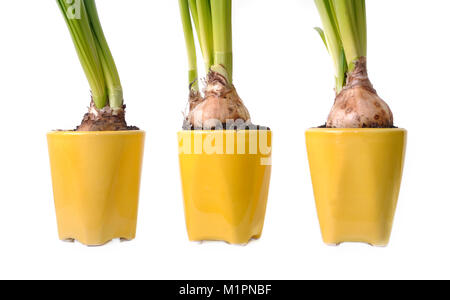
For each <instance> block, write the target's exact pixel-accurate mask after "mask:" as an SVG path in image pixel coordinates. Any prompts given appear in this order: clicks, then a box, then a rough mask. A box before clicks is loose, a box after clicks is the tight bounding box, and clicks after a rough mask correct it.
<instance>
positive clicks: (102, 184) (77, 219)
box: [47, 131, 145, 246]
mask: <svg viewBox="0 0 450 300" xmlns="http://www.w3.org/2000/svg"><path fill="white" fill-rule="evenodd" d="M47 140H48V148H49V155H50V166H51V173H52V181H53V193H54V200H55V208H56V217H57V221H58V232H59V238H60V239H61V240H77V241H79V242H80V243H82V244H85V245H88V246H99V245H104V244H106V243H107V242H109V241H111V240H113V239H116V238H120V239H124V240H132V239H134V238H135V236H136V224H137V215H138V201H139V189H140V179H141V168H142V160H143V150H144V140H145V132H143V131H120V132H51V133H49V134H48V135H47Z"/></svg>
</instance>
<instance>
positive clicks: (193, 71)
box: [178, 0, 199, 92]
mask: <svg viewBox="0 0 450 300" xmlns="http://www.w3.org/2000/svg"><path fill="white" fill-rule="evenodd" d="M178 3H179V6H180V13H181V20H182V23H183V30H184V37H185V40H186V49H187V55H188V67H189V86H190V88H191V90H192V91H195V92H198V90H199V87H198V72H197V53H196V50H195V40H194V32H193V28H192V22H191V14H190V11H189V1H188V0H178Z"/></svg>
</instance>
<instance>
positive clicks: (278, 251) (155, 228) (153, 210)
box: [0, 0, 450, 279]
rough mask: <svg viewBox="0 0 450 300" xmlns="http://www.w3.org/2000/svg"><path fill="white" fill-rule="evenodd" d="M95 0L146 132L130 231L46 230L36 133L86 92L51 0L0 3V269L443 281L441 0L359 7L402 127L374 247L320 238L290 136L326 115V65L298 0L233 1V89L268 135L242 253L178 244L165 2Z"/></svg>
mask: <svg viewBox="0 0 450 300" xmlns="http://www.w3.org/2000/svg"><path fill="white" fill-rule="evenodd" d="M97 2H98V9H99V12H100V15H101V16H100V17H101V19H102V22H103V27H104V30H105V32H106V34H107V38H108V41H109V43H110V46H111V48H112V51H113V54H114V56H115V59H116V62H117V65H118V68H119V72H120V74H121V77H122V81H123V87H124V89H125V97H126V98H125V100H126V103H127V105H128V120H129V123H132V124H133V125H138V126H140V127H141V128H142V129H145V130H146V131H147V133H148V138H147V144H146V153H145V165H144V171H143V178H142V193H141V202H140V214H139V224H138V236H137V239H136V240H135V241H133V242H128V243H118V242H117V243H111V244H108V245H107V246H104V247H99V248H88V247H84V246H82V245H80V244H70V243H63V242H60V241H59V240H58V236H57V228H56V218H55V213H54V206H53V198H52V197H53V196H52V187H51V179H50V170H49V162H48V154H47V144H46V136H45V135H46V132H47V131H49V130H52V129H60V128H62V129H72V128H74V127H75V126H76V125H78V124H79V122H80V120H81V117H82V115H83V114H84V113H85V112H86V107H87V106H88V104H89V101H90V99H89V87H88V84H87V82H86V80H85V78H84V74H83V73H82V69H81V67H80V65H79V63H78V60H77V57H76V54H75V51H74V49H73V45H72V41H71V39H70V37H69V33H68V31H67V28H66V25H65V24H64V20H63V18H62V16H61V14H60V12H59V9H58V6H57V4H56V2H55V1H52V0H46V1H35V0H28V1H1V4H2V5H1V6H2V14H1V16H0V28H1V43H2V46H1V47H0V86H1V92H0V95H1V104H2V106H1V118H0V124H1V128H2V130H1V142H0V143H1V147H0V278H2V279H6V278H18V279H20V278H27V279H32V278H41V279H52V278H59V279H400V278H401V279H420V278H428V279H437V278H447V279H449V278H450V271H449V270H450V256H449V253H450V239H449V236H450V217H449V214H450V197H449V195H448V186H449V184H450V181H449V180H450V178H449V175H448V170H449V168H450V156H449V155H448V154H449V153H450V143H449V134H448V129H447V127H448V124H449V122H448V120H449V110H450V101H449V100H450V99H449V92H448V87H449V86H450V76H449V74H448V70H449V69H450V57H449V53H450V38H449V34H448V29H449V28H450V18H449V17H448V12H449V11H450V2H449V1H448V0H429V1H424V0H421V1H419V0H395V1H392V0H376V1H375V0H368V1H367V9H368V22H369V72H370V75H371V79H372V81H373V83H374V85H375V87H376V88H377V89H378V91H379V94H380V96H381V97H382V98H384V99H385V100H386V101H387V102H388V103H389V104H390V106H391V108H392V110H393V112H394V115H395V118H396V125H397V126H400V127H404V128H406V129H408V130H409V144H408V153H407V161H406V168H405V174H404V181H403V186H402V191H401V196H400V202H399V206H398V211H397V215H396V219H395V226H394V230H393V234H392V240H391V244H390V246H389V247H388V248H381V249H380V248H372V247H370V246H367V245H360V244H344V245H342V246H340V247H337V248H333V247H327V246H325V245H324V244H323V243H322V240H321V236H320V231H319V224H318V220H317V216H316V210H315V205H314V199H313V194H312V187H311V181H310V177H309V169H308V163H307V157H306V150H305V145H304V144H305V141H304V130H305V129H307V128H309V127H313V126H317V125H321V124H323V123H324V122H325V119H326V116H327V114H328V112H329V110H330V108H331V105H332V103H333V67H332V63H331V60H330V59H329V57H328V55H327V53H326V51H325V49H324V46H323V44H322V41H321V40H320V38H319V37H318V35H317V33H316V32H315V31H314V30H313V27H315V26H318V25H320V20H319V17H318V14H317V12H316V9H315V6H314V2H313V1H312V0H276V1H274V0H235V1H234V16H233V18H234V50H235V83H236V86H237V88H238V91H239V93H240V95H241V97H242V98H243V100H244V101H245V103H246V105H247V107H248V108H249V110H250V112H251V114H252V117H253V121H254V123H258V124H261V125H267V126H270V127H271V128H272V129H273V131H274V136H275V140H274V147H275V149H274V154H273V155H274V158H273V163H274V166H273V176H272V184H271V190H270V198H269V205H268V210H267V216H266V224H265V225H266V226H265V231H264V234H263V237H262V239H261V240H260V241H257V242H252V243H251V244H249V245H248V246H246V247H242V246H229V245H226V244H224V243H204V244H198V243H191V242H189V241H188V239H187V235H186V229H185V224H184V213H183V205H182V198H181V187H180V179H179V171H178V157H177V150H178V149H177V139H176V132H177V131H178V130H179V129H180V127H181V123H182V111H183V110H184V108H185V105H186V101H187V92H188V91H187V72H186V68H187V66H186V54H185V48H184V47H185V44H184V38H183V33H182V28H181V24H180V20H179V11H178V5H177V1H175V0H168V1H167V0H166V1H154V0H127V1H125V0H108V1H107V0H98V1H97ZM200 65H202V64H200ZM362 171H363V170H362Z"/></svg>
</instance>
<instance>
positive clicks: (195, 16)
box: [179, 0, 250, 128]
mask: <svg viewBox="0 0 450 300" xmlns="http://www.w3.org/2000/svg"><path fill="white" fill-rule="evenodd" d="M179 5H180V10H181V17H182V21H183V28H184V34H185V39H186V46H187V52H188V59H189V88H190V96H189V113H188V115H187V116H186V126H185V127H187V128H215V127H222V126H223V125H224V124H226V123H227V122H228V121H237V120H242V121H244V122H246V123H249V122H250V114H249V112H248V110H247V108H246V107H245V105H244V103H243V102H242V100H241V98H240V97H239V95H238V93H237V91H236V88H235V87H234V85H233V49H232V48H233V47H232V24H231V16H232V10H231V7H232V1H231V0H179ZM191 20H192V21H191ZM192 23H194V26H193V25H192ZM193 27H195V29H196V31H197V36H198V41H199V44H200V48H201V52H202V55H203V61H204V64H205V70H206V73H207V76H206V87H205V89H204V92H203V93H201V91H200V87H199V79H198V72H197V54H196V48H195V39H194V29H193Z"/></svg>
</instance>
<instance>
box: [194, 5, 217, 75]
mask: <svg viewBox="0 0 450 300" xmlns="http://www.w3.org/2000/svg"><path fill="white" fill-rule="evenodd" d="M213 1H216V0H213ZM197 10H198V23H199V29H200V30H199V31H198V32H197V33H198V36H199V40H200V45H201V47H202V53H203V60H204V62H205V68H206V71H207V72H209V70H210V68H211V66H212V65H213V64H214V58H213V51H214V45H213V32H212V17H211V3H210V0H197Z"/></svg>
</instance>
